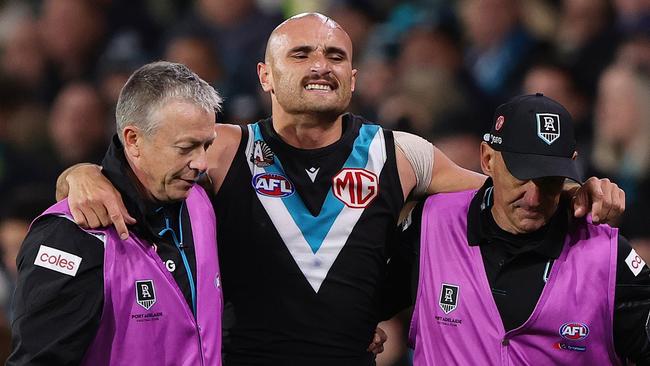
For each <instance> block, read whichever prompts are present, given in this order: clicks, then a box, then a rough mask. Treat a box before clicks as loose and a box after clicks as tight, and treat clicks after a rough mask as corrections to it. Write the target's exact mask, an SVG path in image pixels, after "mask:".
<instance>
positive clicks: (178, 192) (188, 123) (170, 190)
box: [125, 100, 215, 202]
mask: <svg viewBox="0 0 650 366" xmlns="http://www.w3.org/2000/svg"><path fill="white" fill-rule="evenodd" d="M153 118H155V119H157V120H158V121H159V124H158V126H157V127H156V129H154V131H153V132H152V133H151V134H150V135H146V134H143V133H142V132H139V135H138V137H137V142H135V145H134V146H130V147H129V146H127V149H129V150H130V152H131V155H132V156H131V158H132V160H133V164H134V166H135V169H134V171H136V175H137V176H138V179H139V180H140V182H141V183H142V185H143V186H144V187H145V189H147V191H148V192H149V193H150V194H151V195H152V196H153V198H155V199H156V200H158V201H163V202H169V201H178V200H182V199H184V198H187V195H188V194H189V190H190V189H191V188H192V186H194V184H195V183H196V181H197V179H198V178H199V176H200V175H201V173H203V172H205V171H206V169H207V160H206V150H207V149H208V147H209V146H210V145H211V144H212V142H213V141H214V139H215V130H214V127H215V126H214V125H215V115H214V113H210V112H208V111H206V110H204V109H203V108H201V107H199V106H197V105H195V104H192V103H190V102H186V101H180V100H172V101H169V102H167V103H165V104H163V106H162V108H159V109H158V110H157V111H156V112H155V113H154V114H153ZM128 128H129V127H127V128H125V130H127V129H128ZM125 141H127V142H126V145H129V137H128V134H127V136H125Z"/></svg>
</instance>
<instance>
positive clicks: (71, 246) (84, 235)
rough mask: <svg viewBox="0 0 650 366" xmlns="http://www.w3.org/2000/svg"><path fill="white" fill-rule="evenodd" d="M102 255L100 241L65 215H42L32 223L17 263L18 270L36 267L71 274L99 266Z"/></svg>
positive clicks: (102, 249)
mask: <svg viewBox="0 0 650 366" xmlns="http://www.w3.org/2000/svg"><path fill="white" fill-rule="evenodd" d="M103 258H104V242H103V240H101V239H100V238H99V237H97V236H95V235H92V234H90V233H88V232H86V231H84V230H83V229H81V228H80V227H79V226H77V224H76V223H74V222H73V221H71V220H69V219H68V218H65V217H61V216H55V215H46V216H42V217H40V218H38V219H37V220H36V221H35V222H34V223H33V224H32V226H31V228H30V230H29V232H28V233H27V236H26V237H25V240H24V242H23V245H22V247H21V249H20V251H19V253H18V257H17V264H18V267H19V269H20V268H25V267H40V268H41V269H42V270H43V271H51V272H59V273H60V274H63V275H68V276H73V277H74V275H75V274H76V273H77V272H78V271H79V270H83V269H84V268H90V267H96V266H101V264H102V263H103ZM45 273H48V272H45Z"/></svg>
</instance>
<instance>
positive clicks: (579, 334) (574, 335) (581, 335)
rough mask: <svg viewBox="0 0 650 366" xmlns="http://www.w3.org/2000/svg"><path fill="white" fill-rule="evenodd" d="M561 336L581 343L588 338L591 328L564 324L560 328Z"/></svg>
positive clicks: (575, 324)
mask: <svg viewBox="0 0 650 366" xmlns="http://www.w3.org/2000/svg"><path fill="white" fill-rule="evenodd" d="M560 335H561V336H562V338H564V339H568V340H570V341H579V340H581V339H585V338H587V336H588V335H589V327H587V324H584V323H564V324H562V326H561V327H560Z"/></svg>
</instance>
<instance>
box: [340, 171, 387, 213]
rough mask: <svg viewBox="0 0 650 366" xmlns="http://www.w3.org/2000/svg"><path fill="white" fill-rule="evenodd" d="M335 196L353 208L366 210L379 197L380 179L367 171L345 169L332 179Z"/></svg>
mask: <svg viewBox="0 0 650 366" xmlns="http://www.w3.org/2000/svg"><path fill="white" fill-rule="evenodd" d="M332 190H333V191H334V196H336V198H338V199H339V200H341V202H343V203H345V205H346V206H348V207H352V208H364V207H366V206H368V205H369V204H370V202H372V201H373V200H374V199H375V197H377V191H378V190H379V179H377V176H376V175H375V173H373V172H371V171H368V170H365V169H352V168H345V169H343V170H341V171H340V172H339V173H338V174H337V175H335V176H334V178H333V179H332Z"/></svg>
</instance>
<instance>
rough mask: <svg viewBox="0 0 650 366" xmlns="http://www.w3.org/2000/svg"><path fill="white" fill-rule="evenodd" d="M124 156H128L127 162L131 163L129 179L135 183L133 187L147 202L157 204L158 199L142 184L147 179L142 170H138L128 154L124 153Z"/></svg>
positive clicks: (128, 173) (128, 170) (128, 171)
mask: <svg viewBox="0 0 650 366" xmlns="http://www.w3.org/2000/svg"><path fill="white" fill-rule="evenodd" d="M124 156H126V161H127V163H129V168H130V169H127V176H128V179H129V180H131V182H133V186H134V187H135V189H136V190H137V191H138V194H139V195H140V197H142V198H144V199H145V200H147V201H151V202H156V201H157V199H156V197H154V195H153V194H152V193H151V192H150V191H149V190H148V189H147V188H146V187H145V185H144V184H143V183H142V182H143V181H144V179H146V176H145V174H144V173H143V172H142V171H141V170H140V169H138V167H137V165H136V164H135V163H134V162H133V160H131V157H130V156H129V155H128V154H126V152H125V153H124Z"/></svg>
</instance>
